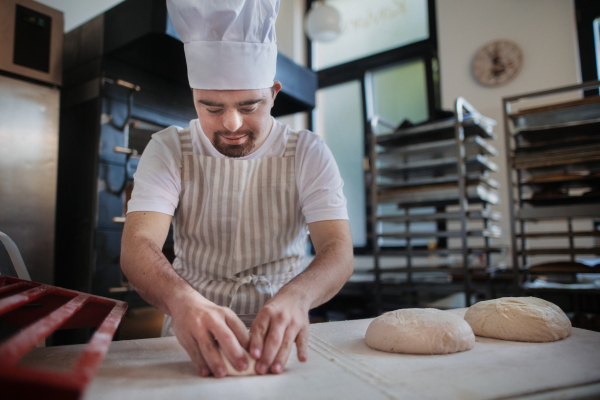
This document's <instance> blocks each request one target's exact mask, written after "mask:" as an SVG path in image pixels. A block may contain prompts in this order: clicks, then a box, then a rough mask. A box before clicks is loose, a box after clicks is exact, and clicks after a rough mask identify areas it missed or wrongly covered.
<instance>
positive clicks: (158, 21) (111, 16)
mask: <svg viewBox="0 0 600 400" xmlns="http://www.w3.org/2000/svg"><path fill="white" fill-rule="evenodd" d="M104 17H105V29H104V53H105V54H107V53H110V52H111V51H113V50H116V49H118V48H120V47H122V46H124V45H127V44H130V43H132V42H134V41H135V40H137V39H139V38H141V37H143V36H145V35H147V34H149V33H153V32H154V33H165V32H166V29H167V5H166V2H165V1H164V0H127V1H124V2H122V3H120V4H118V5H116V6H115V7H113V8H111V9H110V10H108V11H106V13H104Z"/></svg>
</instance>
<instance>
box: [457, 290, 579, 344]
mask: <svg viewBox="0 0 600 400" xmlns="http://www.w3.org/2000/svg"><path fill="white" fill-rule="evenodd" d="M465 321H467V322H468V323H469V325H471V328H473V332H474V333H475V334H476V335H477V336H485V337H490V338H495V339H504V340H514V341H518V342H553V341H555V340H560V339H564V338H566V337H567V336H569V335H570V334H571V330H572V327H571V321H569V318H568V317H567V316H566V315H565V313H564V312H563V311H562V310H561V309H560V308H559V307H558V306H556V305H554V304H552V303H550V302H548V301H546V300H542V299H538V298H536V297H503V298H500V299H496V300H488V301H482V302H479V303H477V304H474V305H473V306H471V307H470V308H469V309H468V310H467V313H466V314H465Z"/></svg>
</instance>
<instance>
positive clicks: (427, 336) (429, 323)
mask: <svg viewBox="0 0 600 400" xmlns="http://www.w3.org/2000/svg"><path fill="white" fill-rule="evenodd" d="M365 341H366V342H367V344H368V345H369V347H371V348H373V349H375V350H382V351H389V352H393V353H408V354H449V353H457V352H459V351H465V350H470V349H472V348H473V346H475V335H473V331H472V330H471V327H470V326H469V324H467V323H466V322H465V320H464V319H462V318H461V317H459V316H458V315H455V314H451V313H448V312H444V311H440V310H436V309H433V308H424V309H423V308H409V309H402V310H396V311H390V312H388V313H385V314H383V315H381V316H379V317H377V318H375V319H374V320H373V321H372V322H371V324H370V325H369V328H368V329H367V333H366V334H365Z"/></svg>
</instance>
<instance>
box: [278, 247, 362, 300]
mask: <svg viewBox="0 0 600 400" xmlns="http://www.w3.org/2000/svg"><path fill="white" fill-rule="evenodd" d="M353 271H354V257H353V251H352V246H351V245H348V243H347V242H346V241H341V240H340V241H335V242H331V243H328V244H327V245H326V246H324V247H323V248H322V249H321V250H320V251H319V253H318V254H317V255H316V256H315V258H314V260H313V261H312V262H311V263H310V265H309V266H308V267H307V268H306V270H304V271H303V272H302V273H301V274H300V275H298V276H297V277H296V278H294V279H293V280H292V281H290V282H289V283H288V284H287V285H285V286H284V287H283V288H282V289H281V290H280V291H279V294H281V295H291V296H295V297H296V298H297V299H298V300H299V301H301V302H302V303H303V304H306V305H307V306H308V309H312V308H315V307H317V306H319V305H321V304H323V303H325V302H326V301H328V300H330V299H331V298H332V297H333V296H335V294H336V293H337V292H339V291H340V289H341V288H342V286H344V284H345V283H346V281H348V279H349V278H350V276H351V275H352V272H353Z"/></svg>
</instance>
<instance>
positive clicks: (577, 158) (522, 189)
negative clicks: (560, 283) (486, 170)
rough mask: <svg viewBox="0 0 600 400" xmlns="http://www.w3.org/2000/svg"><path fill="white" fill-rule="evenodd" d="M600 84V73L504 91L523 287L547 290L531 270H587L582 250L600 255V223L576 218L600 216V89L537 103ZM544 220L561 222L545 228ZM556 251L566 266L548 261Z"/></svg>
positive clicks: (516, 256)
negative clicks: (533, 283) (529, 282)
mask: <svg viewBox="0 0 600 400" xmlns="http://www.w3.org/2000/svg"><path fill="white" fill-rule="evenodd" d="M599 87H600V81H593V82H587V83H583V84H580V85H572V86H566V87H561V88H557V89H552V90H545V91H541V92H535V93H528V94H523V95H519V96H513V97H508V98H505V99H503V105H504V126H505V141H506V149H507V152H506V157H507V165H508V166H509V171H508V183H509V201H510V205H509V210H510V218H511V224H510V226H511V232H510V233H511V245H512V249H513V252H512V263H513V266H515V267H516V268H513V272H514V283H515V286H516V288H517V289H518V290H519V292H521V293H523V291H527V292H528V293H538V292H540V289H529V290H526V286H525V285H524V279H523V275H524V276H529V275H533V276H536V275H544V274H547V275H554V274H557V273H558V274H560V273H562V274H564V275H568V274H571V275H572V278H574V277H575V274H576V273H577V272H581V271H580V268H577V266H578V265H577V263H576V260H577V259H578V257H580V256H588V257H589V256H591V257H600V241H599V239H594V238H600V230H597V228H593V227H592V228H585V229H575V228H574V224H575V222H577V223H581V220H583V221H584V222H585V221H590V222H591V221H593V220H594V219H598V218H600V145H599V143H600V97H599V96H593V97H581V98H580V99H575V100H569V101H561V102H555V103H554V104H551V105H544V106H539V105H537V106H535V107H531V104H532V103H534V102H535V103H537V104H539V102H540V100H542V101H543V100H544V99H546V103H547V102H548V100H547V99H548V97H549V96H554V98H556V96H571V95H574V97H580V96H581V93H584V90H585V91H588V92H587V93H590V92H589V90H590V89H596V93H597V88H599ZM555 101H556V100H555ZM528 103H529V104H528ZM528 105H529V107H528V108H524V107H527V106H528ZM536 224H553V226H552V227H544V229H540V227H539V226H537V227H536V226H535V225H536ZM560 224H562V226H561V225H560ZM536 228H537V229H536ZM540 239H542V240H545V241H548V240H554V241H557V240H560V241H561V242H562V243H563V244H562V245H561V244H559V243H557V242H555V243H552V244H550V245H549V244H548V243H543V242H541V241H540ZM536 240H537V242H536ZM577 241H579V242H577ZM582 241H587V242H586V243H582ZM594 241H595V243H594ZM557 257H558V259H556V258H557ZM536 258H537V260H536ZM540 259H541V260H542V262H541V263H539V262H537V261H539V260H540ZM550 259H552V260H553V261H552V262H555V263H556V262H564V264H565V266H564V267H563V268H562V269H560V270H556V268H551V267H549V268H546V269H544V265H550V264H548V263H549V262H550V261H549V260H550ZM569 262H570V263H571V265H567V264H569ZM533 267H535V268H533ZM590 271H594V270H593V269H591V268H590V270H588V272H590ZM594 272H599V271H594ZM542 291H543V290H542ZM569 291H571V292H572V290H569ZM552 292H557V290H556V289H552ZM558 292H560V290H558ZM565 292H566V291H565Z"/></svg>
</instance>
